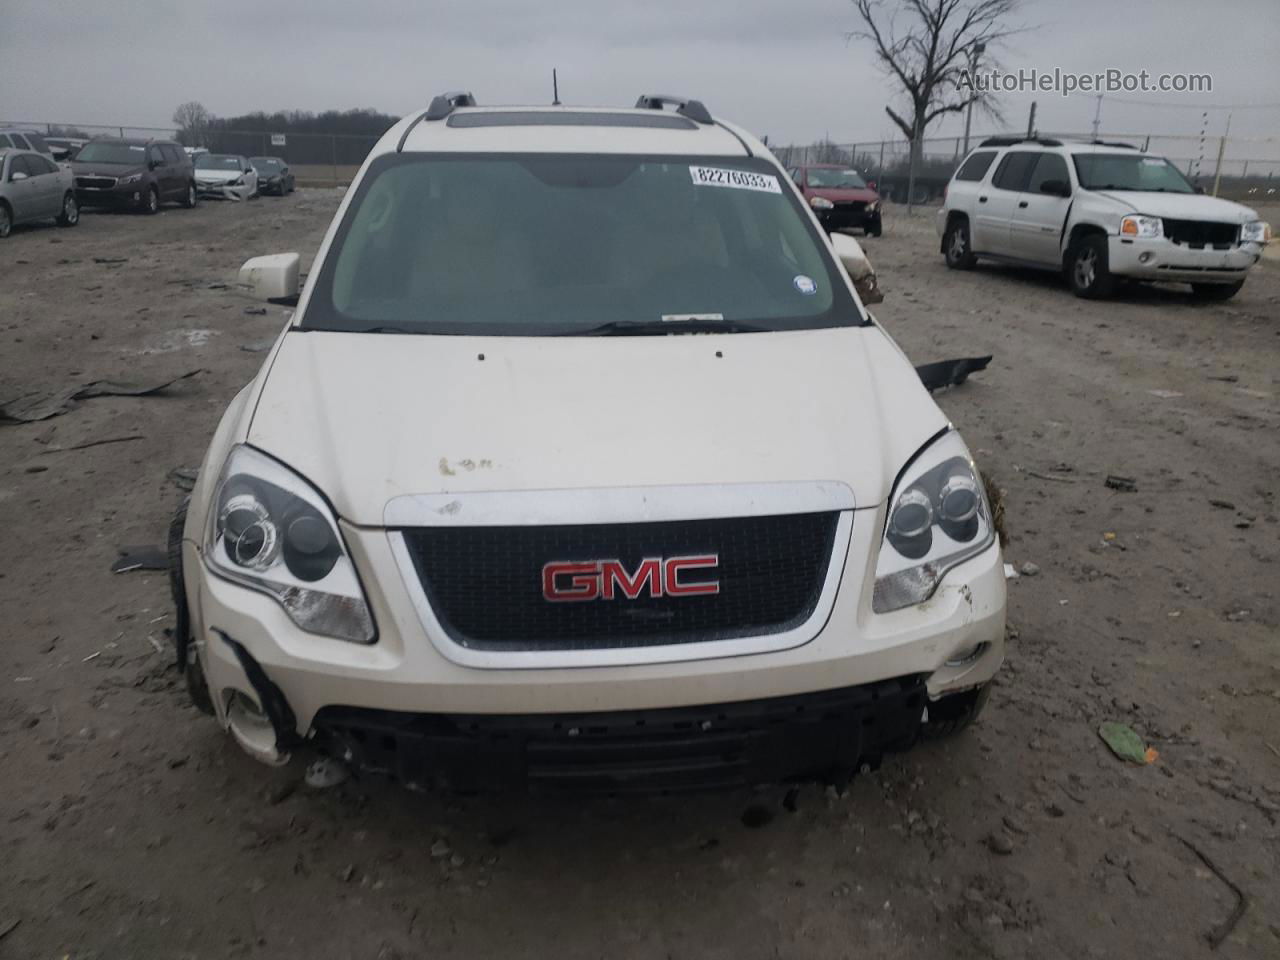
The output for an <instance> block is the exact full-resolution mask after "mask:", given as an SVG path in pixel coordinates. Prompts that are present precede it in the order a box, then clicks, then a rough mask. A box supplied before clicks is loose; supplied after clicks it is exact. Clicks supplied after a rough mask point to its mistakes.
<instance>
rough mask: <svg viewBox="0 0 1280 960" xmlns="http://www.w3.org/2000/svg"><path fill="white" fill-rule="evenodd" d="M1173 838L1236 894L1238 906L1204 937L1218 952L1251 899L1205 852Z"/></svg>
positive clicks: (1185, 841)
mask: <svg viewBox="0 0 1280 960" xmlns="http://www.w3.org/2000/svg"><path fill="white" fill-rule="evenodd" d="M1173 838H1174V839H1175V840H1177V841H1179V842H1180V843H1182V845H1183V846H1185V847H1186V848H1187V849H1188V850H1190V851H1191V852H1192V853H1194V854H1195V855H1196V856H1197V857H1199V858H1200V862H1201V863H1203V864H1204V865H1205V866H1206V867H1208V868H1209V870H1210V872H1211V873H1212V874H1213V875H1214V876H1215V877H1217V878H1218V879H1219V880H1221V881H1222V882H1223V883H1225V884H1226V885H1227V886H1228V887H1229V888H1230V889H1231V892H1232V893H1233V894H1235V898H1236V905H1235V907H1234V908H1233V909H1232V911H1231V913H1230V915H1229V916H1228V917H1227V919H1225V920H1223V921H1222V922H1221V923H1220V924H1218V925H1217V926H1216V927H1214V928H1213V929H1212V930H1210V931H1209V932H1208V933H1206V934H1205V935H1204V938H1205V940H1207V941H1208V942H1209V949H1210V950H1217V949H1218V947H1220V946H1221V945H1222V941H1224V940H1226V939H1227V937H1229V936H1230V935H1231V931H1232V930H1234V929H1235V927H1236V924H1237V923H1239V922H1240V918H1241V917H1243V916H1244V914H1245V911H1246V910H1248V909H1249V898H1248V897H1247V896H1246V895H1245V892H1244V891H1243V890H1241V889H1240V888H1239V887H1238V886H1236V884H1235V882H1234V881H1232V880H1231V878H1230V877H1228V876H1227V875H1226V874H1225V873H1223V872H1222V868H1221V867H1219V866H1218V865H1217V864H1216V863H1214V862H1213V861H1212V860H1211V859H1209V855H1208V854H1206V853H1205V852H1204V851H1203V850H1201V849H1200V848H1199V847H1197V846H1196V845H1195V844H1194V843H1192V842H1191V841H1190V840H1187V839H1186V838H1184V837H1180V836H1178V835H1177V834H1176V833H1175V834H1173Z"/></svg>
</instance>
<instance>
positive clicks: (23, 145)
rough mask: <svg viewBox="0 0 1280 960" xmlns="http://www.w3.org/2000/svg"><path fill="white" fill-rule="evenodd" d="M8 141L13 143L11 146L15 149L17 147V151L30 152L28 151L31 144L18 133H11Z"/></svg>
mask: <svg viewBox="0 0 1280 960" xmlns="http://www.w3.org/2000/svg"><path fill="white" fill-rule="evenodd" d="M9 140H10V141H11V142H12V143H13V145H14V146H15V147H17V148H18V149H19V150H30V149H31V144H29V143H28V142H27V138H26V137H24V136H23V135H22V134H20V133H11V134H9Z"/></svg>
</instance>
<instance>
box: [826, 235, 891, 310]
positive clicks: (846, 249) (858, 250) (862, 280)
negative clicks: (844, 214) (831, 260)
mask: <svg viewBox="0 0 1280 960" xmlns="http://www.w3.org/2000/svg"><path fill="white" fill-rule="evenodd" d="M831 247H832V249H833V250H835V252H836V257H838V258H839V260H840V265H841V266H842V267H844V272H845V273H847V274H848V275H849V279H850V280H852V281H853V288H854V289H855V290H857V291H858V296H859V298H861V300H862V302H863V303H867V304H870V303H880V302H881V301H882V300H884V294H883V293H881V292H880V286H879V284H877V283H876V272H875V270H874V269H873V268H872V266H871V261H870V260H868V259H867V255H866V254H865V253H863V252H862V244H860V243H858V241H857V240H855V239H853V237H851V236H849V235H848V234H846V233H833V234H831Z"/></svg>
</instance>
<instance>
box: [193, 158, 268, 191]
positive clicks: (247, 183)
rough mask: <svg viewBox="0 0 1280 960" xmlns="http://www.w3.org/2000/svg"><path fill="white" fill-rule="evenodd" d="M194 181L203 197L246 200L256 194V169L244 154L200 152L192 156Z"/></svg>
mask: <svg viewBox="0 0 1280 960" xmlns="http://www.w3.org/2000/svg"><path fill="white" fill-rule="evenodd" d="M195 162H196V183H197V184H199V187H200V195H201V196H203V197H218V198H221V199H223V200H248V199H250V198H252V197H256V196H257V195H258V173H257V171H256V170H254V169H253V164H251V163H250V162H249V158H248V157H243V156H240V155H238V154H232V153H202V154H200V155H199V156H198V157H196V161H195Z"/></svg>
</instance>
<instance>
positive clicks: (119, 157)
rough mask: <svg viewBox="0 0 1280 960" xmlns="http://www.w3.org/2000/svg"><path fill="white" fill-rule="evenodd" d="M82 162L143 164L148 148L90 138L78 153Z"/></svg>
mask: <svg viewBox="0 0 1280 960" xmlns="http://www.w3.org/2000/svg"><path fill="white" fill-rule="evenodd" d="M76 160H77V161H79V162H80V163H127V164H130V165H132V166H141V165H142V164H143V163H146V160H147V148H146V147H144V146H141V145H137V146H135V145H134V144H131V143H111V142H101V141H97V140H90V141H89V142H88V143H86V144H85V145H84V146H83V147H81V148H80V152H79V153H78V154H76Z"/></svg>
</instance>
